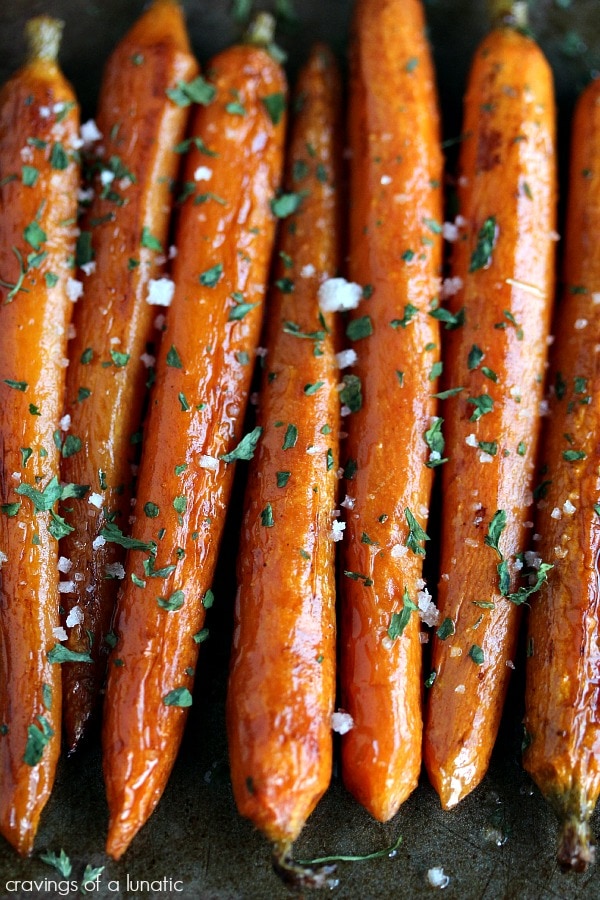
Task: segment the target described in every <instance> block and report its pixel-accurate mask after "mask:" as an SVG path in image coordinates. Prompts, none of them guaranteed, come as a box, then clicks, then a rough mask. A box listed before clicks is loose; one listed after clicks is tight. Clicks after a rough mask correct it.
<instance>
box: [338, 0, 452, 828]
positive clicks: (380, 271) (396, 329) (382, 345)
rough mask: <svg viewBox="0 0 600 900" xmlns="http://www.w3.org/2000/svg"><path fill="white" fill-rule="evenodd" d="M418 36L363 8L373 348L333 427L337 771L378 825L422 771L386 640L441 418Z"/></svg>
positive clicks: (429, 127)
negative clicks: (347, 722) (336, 438)
mask: <svg viewBox="0 0 600 900" xmlns="http://www.w3.org/2000/svg"><path fill="white" fill-rule="evenodd" d="M424 27H425V23H424V17H423V10H422V7H421V4H420V3H419V2H416V0H410V2H405V0H362V2H359V3H358V4H357V7H356V10H355V19H354V40H353V45H352V51H351V52H352V55H351V85H350V102H349V116H350V121H349V129H350V132H349V138H350V149H351V153H352V156H351V210H350V269H349V271H350V278H351V279H352V281H354V282H357V283H359V284H361V285H363V286H365V288H366V291H365V293H366V294H367V295H370V294H371V292H372V296H370V297H369V298H368V299H365V300H363V301H362V302H361V304H360V305H359V308H358V309H357V311H356V316H358V317H362V316H364V315H368V316H370V319H371V322H372V328H373V334H372V335H370V336H368V337H365V338H362V339H361V340H360V341H357V343H356V344H355V345H354V346H355V349H356V352H357V354H358V363H357V365H356V367H355V368H353V369H352V370H351V371H352V374H356V375H358V377H359V378H360V380H361V384H362V395H363V400H362V408H361V409H360V410H358V411H356V412H352V413H351V415H349V416H348V418H347V419H344V420H343V423H344V425H345V426H346V429H347V431H348V439H347V446H346V451H345V452H346V453H347V456H348V458H349V459H350V460H352V461H355V464H356V472H355V474H354V475H353V476H352V478H351V479H350V480H349V481H348V482H347V486H346V490H347V493H348V495H349V496H350V497H351V498H352V499H353V500H354V506H353V508H351V509H349V510H348V514H347V529H346V534H345V536H344V539H343V546H342V550H343V565H342V568H343V574H342V576H341V580H342V583H341V589H342V595H343V603H342V615H341V662H340V665H341V691H342V706H343V707H344V709H345V710H347V711H348V712H349V713H350V714H351V715H352V718H353V719H354V728H352V730H351V731H349V732H348V733H347V734H346V735H345V736H344V737H343V738H342V771H343V777H344V781H345V783H346V785H347V787H348V788H349V789H350V790H351V791H352V793H353V794H354V795H355V796H356V797H357V799H358V800H359V801H360V802H361V803H362V804H363V805H364V806H365V807H366V808H367V809H368V810H369V812H370V813H371V814H372V815H373V816H374V817H375V818H377V819H379V820H381V821H386V820H387V819H390V818H391V817H392V816H393V815H394V814H395V812H396V811H397V809H398V807H399V806H400V804H401V803H402V802H403V801H404V800H405V799H406V797H407V796H408V795H409V794H410V793H411V791H412V790H413V789H414V788H415V787H416V785H417V781H418V778H419V772H420V768H421V734H422V720H421V646H420V641H419V618H418V616H417V614H416V613H412V614H410V616H409V619H408V623H407V624H406V625H405V627H404V629H403V631H402V633H401V634H399V635H398V636H396V637H395V638H394V639H392V637H390V635H389V634H388V630H389V629H390V628H392V634H393V633H394V631H393V627H394V623H397V621H398V619H397V617H398V616H401V615H402V612H403V608H404V606H405V599H404V598H405V597H408V598H409V600H410V602H411V603H413V604H416V603H417V594H418V591H419V589H420V588H421V587H422V584H421V582H420V579H421V576H422V555H421V553H422V552H423V551H422V547H421V545H420V544H419V549H418V550H417V551H416V552H415V551H413V550H412V549H408V547H407V541H408V539H409V526H408V519H407V516H406V513H405V510H406V509H408V510H409V511H410V513H412V514H413V515H414V516H415V518H416V520H417V521H418V523H419V524H420V525H421V526H422V527H423V528H425V527H426V525H427V511H428V504H429V496H430V490H431V482H432V475H433V469H432V468H431V467H428V466H427V462H428V461H429V456H430V450H429V448H428V446H427V444H426V442H425V438H424V434H425V432H426V431H427V430H428V429H429V427H430V425H431V421H432V417H433V416H434V415H435V412H436V402H435V400H434V399H433V398H432V397H431V395H432V394H433V393H435V391H436V377H437V376H436V364H438V363H439V355H440V339H439V322H438V320H437V319H436V318H435V317H433V316H431V315H430V312H431V311H433V309H434V306H435V303H434V299H435V298H436V297H437V296H438V291H439V275H440V265H441V236H440V233H439V232H440V231H441V216H442V199H441V177H442V159H441V152H440V148H439V122H438V112H437V102H436V91H435V84H434V74H433V68H432V63H431V58H430V53H429V48H428V45H427V42H426V38H425V34H424ZM342 399H343V395H342ZM351 464H352V463H351ZM348 573H350V574H348ZM394 614H396V618H394Z"/></svg>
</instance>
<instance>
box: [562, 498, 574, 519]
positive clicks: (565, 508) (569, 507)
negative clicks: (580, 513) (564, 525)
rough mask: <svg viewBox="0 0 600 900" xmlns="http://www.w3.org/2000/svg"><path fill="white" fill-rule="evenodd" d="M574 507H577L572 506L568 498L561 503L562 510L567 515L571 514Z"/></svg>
mask: <svg viewBox="0 0 600 900" xmlns="http://www.w3.org/2000/svg"><path fill="white" fill-rule="evenodd" d="M576 509H577V507H576V506H573V504H572V503H571V501H570V500H565V502H564V503H563V512H564V513H566V515H567V516H572V515H573V513H574V512H575V510H576Z"/></svg>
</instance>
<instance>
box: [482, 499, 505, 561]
mask: <svg viewBox="0 0 600 900" xmlns="http://www.w3.org/2000/svg"><path fill="white" fill-rule="evenodd" d="M505 528H506V510H504V509H499V510H497V511H496V512H495V513H494V516H493V517H492V520H491V522H490V524H489V525H488V530H487V534H486V536H485V538H484V539H483V540H484V543H485V544H487V546H488V547H491V548H492V549H493V550H495V551H496V553H497V554H498V556H499V557H500V559H504V556H503V554H502V551H501V550H500V546H499V541H500V537H501V535H502V532H503V531H504V529H505Z"/></svg>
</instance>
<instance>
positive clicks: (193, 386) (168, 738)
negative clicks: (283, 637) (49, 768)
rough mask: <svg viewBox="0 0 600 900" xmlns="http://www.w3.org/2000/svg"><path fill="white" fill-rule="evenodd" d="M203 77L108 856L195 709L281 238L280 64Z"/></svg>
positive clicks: (161, 369)
mask: <svg viewBox="0 0 600 900" xmlns="http://www.w3.org/2000/svg"><path fill="white" fill-rule="evenodd" d="M209 71H210V73H211V81H212V83H213V85H214V89H215V97H214V99H213V101H212V103H211V104H210V105H209V106H207V107H206V108H203V107H201V108H199V110H198V112H197V114H196V115H195V118H194V120H193V124H192V131H193V135H194V136H196V137H198V138H201V139H202V140H203V141H204V142H205V144H206V146H207V147H208V148H210V151H211V153H213V154H214V157H211V158H210V161H209V167H210V193H209V194H208V195H207V196H206V197H205V198H203V200H204V202H201V203H195V202H193V200H192V199H189V200H187V201H186V203H185V204H184V206H183V208H182V211H181V216H180V221H179V226H178V230H177V237H176V241H177V249H178V254H177V258H176V260H175V264H174V270H173V280H174V282H175V285H176V287H175V296H174V298H173V304H172V307H171V309H170V311H169V316H168V324H167V328H166V331H165V333H164V335H163V338H162V343H161V351H160V355H159V358H158V361H157V383H156V387H155V389H154V394H153V399H152V403H151V407H150V412H149V416H148V421H147V426H146V433H147V438H146V443H145V446H144V449H143V455H142V461H141V467H140V473H139V489H138V495H137V504H136V514H137V517H136V521H135V523H134V525H133V532H132V536H133V540H134V541H136V542H141V545H140V544H137V545H134V546H142V547H144V546H145V547H146V548H150V553H149V554H148V553H146V554H144V555H142V554H141V553H140V552H138V551H132V552H131V553H130V554H129V556H128V560H127V574H126V578H125V581H124V585H123V593H122V595H121V597H120V600H119V604H118V612H117V632H118V643H117V645H116V648H115V651H114V656H113V658H112V665H110V666H109V677H108V685H107V692H106V702H105V708H104V713H105V719H104V728H103V745H104V774H105V781H106V789H107V795H108V803H109V810H110V823H109V834H108V842H107V852H108V853H109V854H110V855H111V856H113V857H115V858H118V857H120V856H121V854H122V853H123V852H124V850H125V849H126V847H127V846H128V844H129V843H130V841H131V840H132V839H133V837H134V835H135V834H136V832H137V831H138V830H139V828H140V827H141V826H142V825H143V823H144V822H145V820H146V819H147V818H148V816H149V815H150V813H151V812H152V810H153V809H154V807H155V805H156V803H157V802H158V800H159V798H160V796H161V794H162V791H163V789H164V787H165V784H166V781H167V779H168V776H169V773H170V770H171V768H172V765H173V761H174V759H175V755H176V753H177V749H178V747H179V743H180V740H181V735H182V732H183V726H184V723H185V718H186V709H185V708H186V707H187V706H189V705H190V703H191V688H192V685H193V680H194V666H195V663H196V659H197V654H198V645H199V642H201V641H202V639H203V637H204V634H205V632H203V631H202V627H203V622H204V615H205V607H207V606H209V602H210V600H211V594H210V592H209V589H210V585H211V581H212V577H213V571H214V567H215V562H216V556H217V550H218V544H219V538H220V535H221V532H222V527H223V521H224V517H225V511H226V509H227V503H228V499H229V495H230V491H231V484H232V479H233V472H234V468H235V467H234V465H233V464H232V462H227V461H225V460H223V459H222V458H221V457H222V456H224V455H226V454H228V453H230V452H232V451H233V450H234V448H235V447H236V445H237V444H238V442H239V441H240V439H241V436H242V435H241V427H242V422H243V416H244V408H245V405H246V401H247V396H248V390H249V385H250V376H251V372H252V365H251V362H252V360H253V358H254V355H255V350H256V345H257V342H258V336H259V332H260V326H261V318H262V304H263V300H264V292H265V283H266V277H267V269H268V265H269V258H270V253H271V247H272V242H273V237H274V224H275V216H274V215H273V212H272V211H271V207H270V201H271V200H272V199H273V197H274V195H275V192H276V189H277V187H278V184H279V181H280V178H281V166H282V143H283V137H284V126H285V116H284V115H283V114H282V115H281V116H279V117H278V116H275V118H276V119H277V122H276V123H275V122H274V121H273V119H272V118H271V114H270V113H269V108H271V109H272V105H271V104H272V103H275V104H279V105H281V102H285V92H286V85H285V79H284V75H283V71H282V69H281V67H280V66H279V65H278V64H277V63H276V62H275V61H274V60H273V59H272V58H271V57H270V56H269V55H268V54H267V53H266V52H265V51H264V50H262V49H260V48H257V47H252V46H236V47H233V48H231V49H229V50H226V51H224V52H223V53H222V54H220V55H219V56H217V57H215V59H214V60H213V61H212V62H211V64H210V70H209ZM273 97H276V98H278V99H277V100H270V101H269V100H268V99H267V98H273ZM265 100H267V102H265ZM200 166H207V157H206V155H204V154H202V153H201V152H200V151H199V150H197V149H196V148H194V149H192V151H191V153H190V156H189V159H188V161H187V164H186V170H185V172H186V179H187V180H193V177H194V172H196V171H197V169H198V168H199V167H200ZM110 531H111V529H108V531H107V530H106V529H105V534H107V535H108V536H109V537H110ZM207 592H208V593H207Z"/></svg>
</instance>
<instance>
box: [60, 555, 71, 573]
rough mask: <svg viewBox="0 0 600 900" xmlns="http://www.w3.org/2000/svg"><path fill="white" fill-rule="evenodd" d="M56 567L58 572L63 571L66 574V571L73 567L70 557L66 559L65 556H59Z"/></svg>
mask: <svg viewBox="0 0 600 900" xmlns="http://www.w3.org/2000/svg"><path fill="white" fill-rule="evenodd" d="M57 568H58V571H59V572H63V574H65V575H66V574H67V572H70V571H71V569H72V568H73V563H72V562H71V560H70V559H67V557H66V556H59V557H58V566H57Z"/></svg>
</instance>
